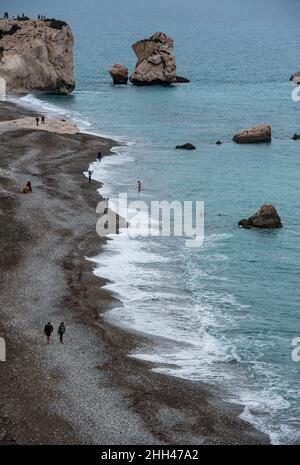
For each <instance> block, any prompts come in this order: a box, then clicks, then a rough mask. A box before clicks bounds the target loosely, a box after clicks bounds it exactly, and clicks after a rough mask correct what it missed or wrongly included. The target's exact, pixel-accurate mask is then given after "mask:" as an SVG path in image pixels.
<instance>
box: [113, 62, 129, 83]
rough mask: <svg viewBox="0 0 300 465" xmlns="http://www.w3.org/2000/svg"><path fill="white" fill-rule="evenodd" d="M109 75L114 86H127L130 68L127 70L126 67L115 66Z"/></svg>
mask: <svg viewBox="0 0 300 465" xmlns="http://www.w3.org/2000/svg"><path fill="white" fill-rule="evenodd" d="M109 73H110V75H111V77H112V80H113V83H114V84H127V82H128V68H126V66H124V65H120V64H116V65H113V66H112V67H111V68H110V70H109Z"/></svg>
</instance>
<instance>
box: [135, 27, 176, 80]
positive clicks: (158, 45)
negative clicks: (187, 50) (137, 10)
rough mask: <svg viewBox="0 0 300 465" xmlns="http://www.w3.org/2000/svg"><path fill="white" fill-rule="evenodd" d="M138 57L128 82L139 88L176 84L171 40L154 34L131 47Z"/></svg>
mask: <svg viewBox="0 0 300 465" xmlns="http://www.w3.org/2000/svg"><path fill="white" fill-rule="evenodd" d="M132 48H133V50H134V52H135V54H136V56H137V57H138V62H137V64H136V67H135V71H134V73H133V74H132V76H131V78H130V81H131V82H132V83H133V84H135V85H139V86H146V85H155V84H162V85H168V84H172V83H173V82H176V59H175V55H174V52H173V39H172V38H171V37H168V36H166V34H164V33H163V32H156V33H155V34H154V35H153V36H151V37H150V38H149V39H144V40H140V41H138V42H136V43H135V44H133V45H132Z"/></svg>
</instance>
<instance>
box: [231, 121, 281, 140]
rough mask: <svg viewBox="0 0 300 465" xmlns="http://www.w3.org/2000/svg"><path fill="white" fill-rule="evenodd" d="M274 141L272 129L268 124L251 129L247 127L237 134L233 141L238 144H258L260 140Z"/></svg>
mask: <svg viewBox="0 0 300 465" xmlns="http://www.w3.org/2000/svg"><path fill="white" fill-rule="evenodd" d="M271 141H272V129H271V126H269V125H267V124H261V125H259V126H253V127H252V128H250V129H245V130H244V131H242V132H239V133H238V134H236V135H235V136H234V138H233V142H236V143H237V144H258V143H260V142H271Z"/></svg>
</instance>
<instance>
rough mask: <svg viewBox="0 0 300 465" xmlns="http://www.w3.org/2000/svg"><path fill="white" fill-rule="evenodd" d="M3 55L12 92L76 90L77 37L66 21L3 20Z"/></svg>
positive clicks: (2, 72) (1, 71) (0, 68)
mask: <svg viewBox="0 0 300 465" xmlns="http://www.w3.org/2000/svg"><path fill="white" fill-rule="evenodd" d="M0 51H1V53H0V60H1V63H0V77H1V78H3V79H5V81H6V87H7V91H8V92H12V93H27V92H32V91H40V92H53V93H57V94H69V93H70V92H72V91H73V90H74V87H75V82H74V78H73V35H72V32H71V29H70V27H69V26H68V25H67V23H65V22H64V21H59V20H54V19H49V20H26V21H24V20H23V21H22V20H21V19H20V20H13V19H1V20H0Z"/></svg>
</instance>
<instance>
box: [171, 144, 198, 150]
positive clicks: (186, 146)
mask: <svg viewBox="0 0 300 465" xmlns="http://www.w3.org/2000/svg"><path fill="white" fill-rule="evenodd" d="M175 149H179V150H195V149H196V147H195V146H194V145H193V144H190V143H187V144H183V145H176V147H175Z"/></svg>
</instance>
